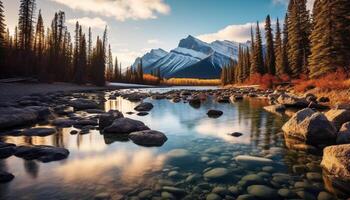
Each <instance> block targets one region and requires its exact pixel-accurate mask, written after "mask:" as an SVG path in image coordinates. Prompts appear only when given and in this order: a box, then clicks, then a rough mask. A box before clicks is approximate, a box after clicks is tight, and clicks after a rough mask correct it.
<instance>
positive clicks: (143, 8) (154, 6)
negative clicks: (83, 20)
mask: <svg viewBox="0 0 350 200" xmlns="http://www.w3.org/2000/svg"><path fill="white" fill-rule="evenodd" d="M51 1H54V2H56V3H59V4H63V5H65V6H67V7H69V8H71V9H74V10H80V11H85V12H88V13H94V14H98V15H102V16H105V17H114V18H115V19H117V20H119V21H125V20H127V19H133V20H144V19H155V18H157V14H169V13H170V7H169V5H167V4H166V3H164V2H163V0H84V1H83V0H51Z"/></svg>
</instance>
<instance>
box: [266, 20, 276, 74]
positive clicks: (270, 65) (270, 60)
mask: <svg viewBox="0 0 350 200" xmlns="http://www.w3.org/2000/svg"><path fill="white" fill-rule="evenodd" d="M265 37H266V60H265V65H266V69H265V71H266V72H267V73H268V74H271V75H275V73H276V66H275V64H276V63H275V62H276V57H275V47H274V43H273V34H272V28H271V18H270V15H268V16H267V17H266V22H265Z"/></svg>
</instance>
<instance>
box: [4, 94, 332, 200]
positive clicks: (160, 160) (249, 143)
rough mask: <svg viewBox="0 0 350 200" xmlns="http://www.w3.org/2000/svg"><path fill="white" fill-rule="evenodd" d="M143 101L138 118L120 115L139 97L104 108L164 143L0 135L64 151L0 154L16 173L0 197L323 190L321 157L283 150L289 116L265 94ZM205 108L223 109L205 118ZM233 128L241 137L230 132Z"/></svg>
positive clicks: (95, 135) (227, 195)
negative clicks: (53, 157) (274, 108)
mask: <svg viewBox="0 0 350 200" xmlns="http://www.w3.org/2000/svg"><path fill="white" fill-rule="evenodd" d="M176 89H178V88H176ZM200 89H204V88H200ZM148 90H151V91H157V92H162V91H168V90H169V89H168V88H163V89H148ZM146 101H148V102H151V103H153V105H154V109H153V110H152V111H150V113H149V115H147V116H143V117H141V116H137V115H127V114H125V113H126V112H129V111H133V108H134V107H135V106H136V105H137V103H133V102H130V101H128V100H124V99H122V98H121V97H118V98H117V99H116V100H109V101H106V102H105V106H104V107H105V110H106V111H108V110H110V109H117V110H120V111H122V112H123V113H124V115H125V116H126V117H130V118H132V119H136V120H141V121H142V122H144V123H145V124H146V125H147V126H149V127H150V128H151V129H153V130H158V131H161V132H163V133H165V134H166V136H167V137H168V141H167V142H166V143H165V144H164V145H163V146H162V147H153V148H147V147H141V146H138V145H136V144H134V143H133V142H131V141H128V139H127V138H125V137H122V138H121V137H111V136H104V135H102V134H101V133H100V132H99V131H97V130H94V131H90V133H89V134H85V135H79V134H78V135H71V134H70V131H71V130H73V128H63V129H60V130H59V132H58V133H57V134H55V135H51V136H47V137H9V136H6V137H2V140H3V141H4V142H10V143H14V144H16V145H32V144H34V145H52V146H57V147H64V148H67V149H68V150H69V151H70V155H69V157H68V158H67V159H65V160H61V161H56V162H50V163H41V162H39V161H26V160H23V159H21V158H17V157H15V156H12V157H10V158H7V159H5V160H0V168H1V169H2V170H4V171H8V172H10V173H13V174H14V175H15V179H14V180H13V181H11V182H10V183H6V184H0V199H94V198H95V197H100V198H102V197H107V196H109V197H111V198H112V199H120V198H124V199H152V198H153V199H157V198H158V199H159V197H161V196H163V198H165V199H167V198H168V199H171V198H173V197H175V198H177V199H182V198H187V199H205V198H207V196H208V195H209V194H210V193H212V190H214V192H215V193H216V194H217V195H216V196H215V195H213V194H212V195H211V196H209V197H217V198H219V196H220V198H222V199H234V198H236V197H237V196H239V195H244V194H247V193H248V192H247V187H248V186H249V185H252V184H253V185H254V184H257V185H266V186H268V187H269V188H273V189H275V190H276V191H277V190H280V189H285V190H282V191H289V192H290V193H291V194H290V196H289V197H288V198H301V196H303V195H304V198H305V199H307V198H317V196H318V195H319V194H320V193H322V192H324V191H326V187H325V183H324V180H323V179H322V177H320V176H321V175H322V171H321V168H320V167H319V164H320V160H321V157H320V156H317V155H310V154H306V153H302V152H296V151H293V150H288V149H286V147H285V142H284V139H283V134H281V133H280V131H281V127H282V125H283V124H284V123H285V122H286V120H288V117H287V116H277V115H274V114H271V113H268V112H266V111H264V109H263V106H265V105H267V102H266V101H265V100H262V99H258V98H255V99H249V100H244V101H241V102H237V103H235V104H219V103H216V102H215V101H213V100H212V99H211V98H209V99H208V100H207V101H205V102H204V103H202V104H201V106H200V107H192V106H190V105H189V104H188V103H183V102H180V103H172V102H171V101H169V100H166V99H165V100H151V99H146ZM209 109H217V110H221V111H223V112H224V114H223V115H222V116H221V117H220V118H217V119H213V118H208V116H207V115H206V112H207V111H208V110H209ZM80 114H82V115H84V114H85V113H80ZM232 132H240V133H243V135H242V136H241V137H233V136H230V135H229V133H232ZM239 155H250V156H258V157H264V158H268V159H271V160H272V161H273V162H272V163H269V164H267V165H266V164H263V165H261V163H254V162H252V163H248V164H247V163H240V162H238V161H236V160H235V158H236V157H237V156H239ZM297 169H299V170H297ZM208 172H209V173H208ZM307 174H308V175H307ZM322 194H326V193H322ZM327 194H328V193H327ZM295 195H297V196H295ZM307 195H311V196H307ZM209 197H208V198H209ZM214 199H215V198H214Z"/></svg>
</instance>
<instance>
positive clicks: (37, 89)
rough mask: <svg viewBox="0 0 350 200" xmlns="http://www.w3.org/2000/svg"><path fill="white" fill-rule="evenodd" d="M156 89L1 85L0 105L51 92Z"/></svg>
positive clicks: (60, 84)
mask: <svg viewBox="0 0 350 200" xmlns="http://www.w3.org/2000/svg"><path fill="white" fill-rule="evenodd" d="M135 88H155V86H148V85H137V84H125V83H115V84H113V85H110V84H108V85H107V86H104V87H97V86H93V85H76V84H72V83H63V82H56V83H28V82H24V83H0V103H6V102H11V101H16V100H18V99H20V98H21V97H24V96H30V95H33V94H42V95H45V94H47V93H51V92H88V91H100V90H109V89H115V90H118V89H135Z"/></svg>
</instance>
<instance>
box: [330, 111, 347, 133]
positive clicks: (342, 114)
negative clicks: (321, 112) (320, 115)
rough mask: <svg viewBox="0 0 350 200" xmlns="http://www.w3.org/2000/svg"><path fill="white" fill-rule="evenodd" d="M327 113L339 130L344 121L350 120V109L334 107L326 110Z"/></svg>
mask: <svg viewBox="0 0 350 200" xmlns="http://www.w3.org/2000/svg"><path fill="white" fill-rule="evenodd" d="M325 115H326V117H327V119H328V120H329V121H331V122H332V123H333V124H334V126H335V128H336V129H337V130H339V129H340V128H341V126H342V125H343V124H344V123H346V122H350V110H345V109H332V110H329V111H328V112H326V113H325Z"/></svg>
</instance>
